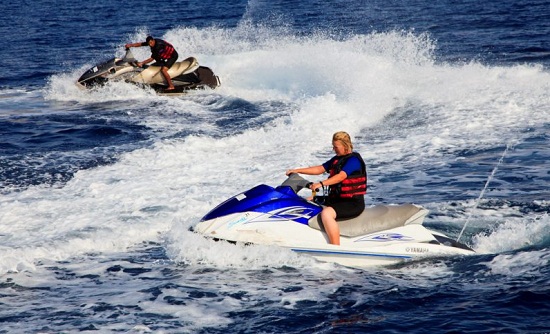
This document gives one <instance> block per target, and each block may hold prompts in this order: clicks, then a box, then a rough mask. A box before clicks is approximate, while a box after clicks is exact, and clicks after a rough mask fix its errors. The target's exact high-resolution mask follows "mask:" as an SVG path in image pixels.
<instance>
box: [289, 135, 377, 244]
mask: <svg viewBox="0 0 550 334" xmlns="http://www.w3.org/2000/svg"><path fill="white" fill-rule="evenodd" d="M332 149H333V150H334V152H335V153H336V155H335V156H334V157H332V158H331V159H330V160H328V161H327V162H325V163H324V164H322V165H319V166H312V167H305V168H297V169H289V170H288V171H287V172H286V175H290V174H291V173H301V174H307V175H319V174H323V173H325V172H328V173H329V177H328V178H327V179H326V180H323V181H321V182H319V183H313V184H312V185H311V186H310V189H318V188H320V187H327V186H328V188H329V194H328V198H327V202H325V205H326V206H324V207H323V211H321V220H322V222H323V226H324V228H325V231H326V233H327V235H328V238H329V242H330V243H331V244H334V245H340V227H339V226H338V223H337V222H336V218H354V217H357V216H359V215H360V214H361V213H362V212H363V210H364V209H365V196H364V195H365V194H366V192H367V170H366V166H365V162H364V161H363V158H362V157H361V155H359V153H357V152H353V145H352V143H351V139H350V136H349V134H347V133H346V132H343V131H341V132H336V133H335V134H334V135H333V136H332Z"/></svg>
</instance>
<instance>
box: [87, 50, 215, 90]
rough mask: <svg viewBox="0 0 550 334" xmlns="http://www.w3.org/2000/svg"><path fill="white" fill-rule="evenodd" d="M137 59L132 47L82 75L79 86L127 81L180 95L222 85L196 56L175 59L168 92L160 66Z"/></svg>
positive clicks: (88, 86) (90, 86)
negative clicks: (179, 59) (176, 60)
mask: <svg viewBox="0 0 550 334" xmlns="http://www.w3.org/2000/svg"><path fill="white" fill-rule="evenodd" d="M137 62H138V61H137V60H136V59H135V58H134V55H133V54H132V52H131V51H130V49H127V50H126V54H125V55H124V57H123V58H112V59H109V60H107V61H106V62H103V63H100V64H97V65H96V66H94V67H92V68H90V69H89V70H87V71H86V72H84V74H82V76H81V77H80V78H78V81H77V85H79V86H80V87H82V88H92V87H97V86H101V85H104V84H105V83H107V82H108V81H125V82H130V83H135V84H138V85H144V86H149V87H151V88H153V89H154V90H155V91H156V92H158V93H164V94H173V93H176V94H178V93H179V94H181V93H185V92H187V91H189V90H197V89H204V88H207V87H208V88H211V89H214V88H216V87H218V86H220V79H219V78H218V76H217V75H215V74H214V72H212V70H211V69H210V68H209V67H206V66H200V65H199V63H198V61H197V59H196V58H194V57H189V58H187V59H185V60H183V61H178V62H176V63H175V64H174V65H173V66H172V67H171V68H170V69H168V74H169V75H170V77H171V78H172V83H173V84H174V87H175V89H173V90H168V91H166V88H167V86H166V83H165V80H164V76H163V75H162V73H161V71H160V68H161V67H160V66H156V65H155V64H153V65H150V66H148V65H144V66H143V67H138V66H137Z"/></svg>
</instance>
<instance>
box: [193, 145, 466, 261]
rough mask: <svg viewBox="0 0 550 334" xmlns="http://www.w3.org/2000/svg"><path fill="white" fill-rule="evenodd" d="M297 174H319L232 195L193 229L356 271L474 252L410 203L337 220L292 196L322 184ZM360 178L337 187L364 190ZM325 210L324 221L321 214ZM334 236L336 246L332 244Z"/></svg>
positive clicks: (293, 177)
mask: <svg viewBox="0 0 550 334" xmlns="http://www.w3.org/2000/svg"><path fill="white" fill-rule="evenodd" d="M337 156H338V152H337ZM331 160H332V159H331ZM309 168H311V167H309ZM296 171H300V172H302V173H307V172H311V173H312V174H314V173H316V172H318V170H317V169H309V170H308V169H307V168H306V169H296V170H289V171H288V172H287V173H288V174H289V177H288V179H287V180H286V181H285V182H283V184H281V185H280V186H278V187H276V188H272V187H270V186H267V185H265V184H261V185H258V186H256V187H254V188H252V189H249V190H247V191H245V192H243V193H240V194H238V195H236V196H233V197H231V198H230V199H228V200H226V201H225V202H223V203H221V204H220V205H218V206H217V207H216V208H214V209H213V210H212V211H210V212H209V213H207V214H206V215H205V216H204V217H203V218H202V219H201V221H200V222H199V223H198V224H197V225H196V226H195V227H194V228H193V230H194V231H195V232H197V233H200V234H203V235H204V236H206V237H209V238H213V239H215V240H226V241H230V242H242V243H247V244H265V245H276V246H281V247H285V248H289V249H291V250H293V251H296V252H301V253H305V254H308V255H311V256H313V257H315V258H316V259H318V260H321V261H326V262H335V263H338V264H341V265H345V266H350V267H359V268H360V267H367V266H373V265H389V264H395V263H399V262H403V261H406V260H412V259H418V258H422V257H435V256H443V255H455V256H456V255H469V254H474V253H475V252H474V251H473V250H472V249H471V248H469V247H468V246H466V245H463V244H461V243H458V242H456V241H454V240H452V239H450V238H449V237H447V236H445V235H444V234H442V233H439V232H435V231H431V230H428V229H427V228H426V227H424V226H423V225H422V223H423V221H424V218H425V217H426V215H427V214H428V210H426V209H425V208H423V207H420V206H417V205H414V204H402V205H377V206H374V207H368V208H366V209H361V210H359V212H358V213H357V215H354V216H352V217H353V218H352V217H349V216H348V217H345V218H343V217H340V218H339V217H338V215H339V214H338V213H337V214H335V215H334V212H336V210H334V209H332V210H329V209H327V208H329V207H328V206H323V205H322V204H319V203H318V201H317V200H316V199H317V197H316V196H315V193H314V196H313V197H312V198H311V199H312V200H313V201H312V200H309V199H305V198H303V197H300V196H298V194H297V193H298V192H299V191H300V190H301V189H303V188H310V189H317V188H319V187H322V186H323V185H324V184H325V182H326V181H327V180H325V181H322V182H319V183H311V182H309V181H307V180H305V179H304V178H302V177H301V176H299V175H298V174H296V173H295V172H296ZM338 174H339V173H336V174H334V175H338ZM334 175H333V176H334ZM333 176H331V177H329V179H328V181H329V182H328V184H329V185H332V184H333V183H332V182H334V179H332V177H333ZM365 176H366V173H365ZM362 177H363V176H362V175H361V173H360V174H358V175H357V178H354V180H353V182H352V184H347V185H346V184H344V185H343V186H342V188H344V186H345V187H348V188H347V189H344V190H343V191H344V192H345V193H348V194H349V193H352V194H353V193H355V194H357V193H362V192H363V190H362V189H363V187H362V186H359V187H357V186H358V185H360V184H361V182H363V183H364V182H365V180H359V179H361V178H362ZM331 179H332V182H331ZM353 183H354V184H355V185H353ZM354 187H356V188H354ZM333 205H334V204H333ZM346 205H350V203H346V204H344V206H346ZM363 207H364V204H363ZM337 209H338V210H340V209H341V208H337ZM325 211H326V212H327V213H328V214H329V215H328V220H327V219H326V217H325V216H324V215H323V212H325ZM333 217H335V218H336V219H337V222H336V220H335V225H336V227H334V226H331V227H328V228H327V225H328V224H327V221H328V222H329V224H330V223H332V222H330V219H331V218H333ZM329 229H332V230H330V231H329ZM334 230H336V233H337V236H334V233H335V232H334ZM331 234H332V235H331ZM336 238H337V239H339V245H338V244H337V242H334V241H335V240H337V239H336ZM327 241H328V242H327Z"/></svg>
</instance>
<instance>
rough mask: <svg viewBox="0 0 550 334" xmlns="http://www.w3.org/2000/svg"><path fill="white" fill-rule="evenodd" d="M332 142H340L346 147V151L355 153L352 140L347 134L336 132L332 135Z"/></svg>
mask: <svg viewBox="0 0 550 334" xmlns="http://www.w3.org/2000/svg"><path fill="white" fill-rule="evenodd" d="M332 141H333V142H334V141H339V142H340V143H342V145H344V147H345V148H346V151H349V152H350V153H351V152H352V151H353V144H352V143H351V138H350V136H349V134H348V133H347V132H344V131H338V132H336V133H335V134H333V135H332Z"/></svg>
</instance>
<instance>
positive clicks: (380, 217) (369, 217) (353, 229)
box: [308, 204, 428, 237]
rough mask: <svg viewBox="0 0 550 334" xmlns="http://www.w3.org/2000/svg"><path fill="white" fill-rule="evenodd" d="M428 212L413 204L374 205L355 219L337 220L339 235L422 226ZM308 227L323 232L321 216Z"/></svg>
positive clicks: (353, 235) (314, 219) (349, 235)
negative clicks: (415, 225)
mask: <svg viewBox="0 0 550 334" xmlns="http://www.w3.org/2000/svg"><path fill="white" fill-rule="evenodd" d="M427 214H428V210H426V209H424V208H421V207H418V206H416V205H414V204H403V205H376V206H373V207H369V208H366V209H365V210H364V211H363V213H361V214H360V215H359V216H357V217H355V218H348V219H337V221H338V225H339V226H340V235H343V236H346V237H357V236H360V235H365V234H370V233H375V232H379V231H383V230H388V229H391V228H396V227H400V226H404V225H408V224H422V222H423V221H424V217H425V216H426V215H427ZM308 225H309V227H311V228H314V229H316V230H321V231H324V227H323V223H322V221H321V215H317V216H316V217H313V218H311V219H310V220H309V222H308Z"/></svg>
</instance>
